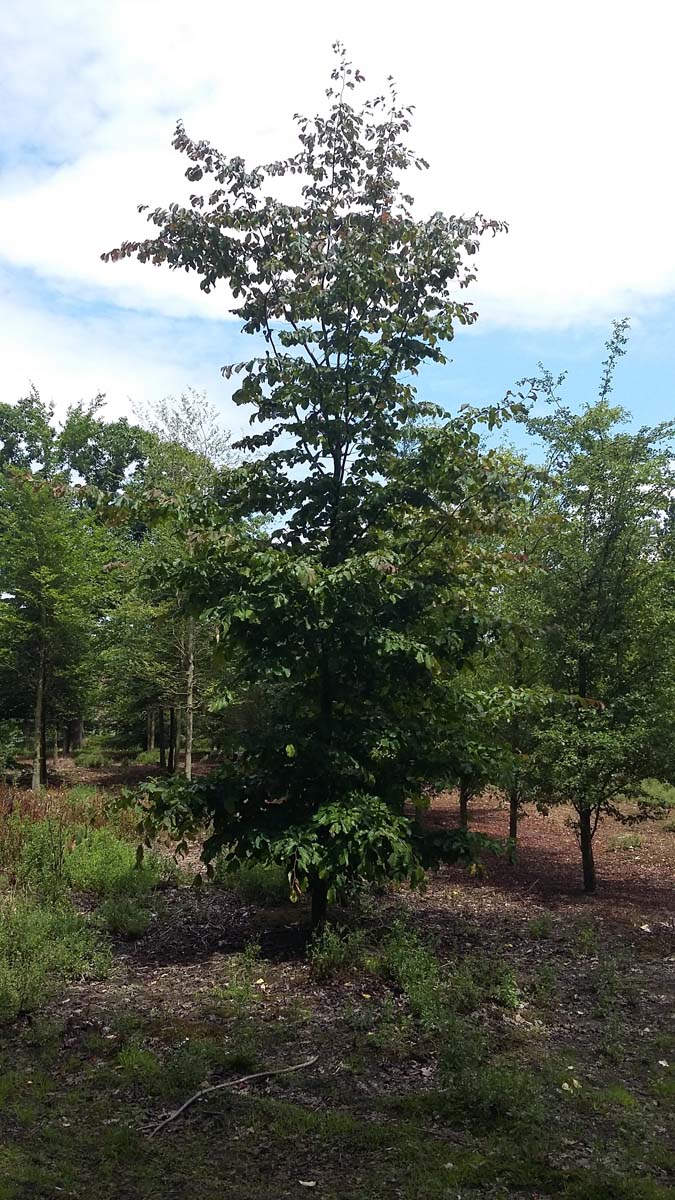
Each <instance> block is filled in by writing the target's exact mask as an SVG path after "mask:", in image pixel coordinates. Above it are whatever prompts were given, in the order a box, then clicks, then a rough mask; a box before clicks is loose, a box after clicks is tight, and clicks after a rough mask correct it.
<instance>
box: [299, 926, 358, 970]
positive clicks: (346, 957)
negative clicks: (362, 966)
mask: <svg viewBox="0 0 675 1200" xmlns="http://www.w3.org/2000/svg"><path fill="white" fill-rule="evenodd" d="M363 948H364V934H363V933H362V932H361V930H347V929H339V928H337V926H332V925H327V926H326V928H325V929H324V930H323V932H322V933H321V934H319V935H318V937H315V938H314V941H313V942H312V944H311V946H310V948H309V952H308V957H309V961H310V965H311V968H312V974H313V976H314V978H315V979H320V980H323V979H332V978H334V977H335V976H336V975H339V974H341V973H343V972H344V971H346V970H348V968H349V967H353V966H354V965H355V964H356V963H357V962H359V960H360V959H361V957H362V954H363Z"/></svg>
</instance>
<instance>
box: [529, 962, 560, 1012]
mask: <svg viewBox="0 0 675 1200" xmlns="http://www.w3.org/2000/svg"><path fill="white" fill-rule="evenodd" d="M555 989H556V977H555V972H554V970H553V968H552V967H551V965H550V964H549V963H542V964H541V966H539V967H537V968H536V970H535V971H533V972H532V975H531V976H530V981H529V991H530V994H531V995H532V997H533V999H534V1000H536V1001H537V1002H538V1003H539V1004H549V1003H550V1002H551V1000H552V999H553V997H554V995H555Z"/></svg>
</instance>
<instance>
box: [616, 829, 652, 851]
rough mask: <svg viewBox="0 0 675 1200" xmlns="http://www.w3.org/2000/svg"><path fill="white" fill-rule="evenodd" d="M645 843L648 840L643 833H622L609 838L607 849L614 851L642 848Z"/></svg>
mask: <svg viewBox="0 0 675 1200" xmlns="http://www.w3.org/2000/svg"><path fill="white" fill-rule="evenodd" d="M645 844H646V840H645V838H644V837H643V835H642V834H641V833H621V834H618V835H617V836H616V837H613V838H610V839H609V841H608V843H607V849H608V850H613V851H616V850H641V849H642V847H643V846H644V845H645Z"/></svg>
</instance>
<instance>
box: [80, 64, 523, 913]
mask: <svg viewBox="0 0 675 1200" xmlns="http://www.w3.org/2000/svg"><path fill="white" fill-rule="evenodd" d="M336 52H337V56H338V58H337V65H336V67H335V70H334V72H333V77H332V79H333V84H332V86H331V87H330V88H329V89H328V93H327V95H328V100H329V112H328V115H327V116H318V117H316V118H315V119H314V120H313V121H310V120H308V119H306V118H304V117H297V118H296V119H297V124H298V130H299V141H300V150H299V151H298V153H296V154H294V155H292V156H291V157H289V158H287V159H284V160H282V161H279V162H274V163H271V164H269V165H268V166H267V167H261V168H254V169H253V170H249V169H247V167H246V165H245V163H244V161H243V160H242V159H241V158H239V157H234V158H227V157H226V156H224V155H223V154H221V153H220V152H218V151H217V150H215V149H213V148H212V147H211V146H210V145H209V144H208V143H206V142H195V141H192V140H191V139H190V138H189V137H188V136H187V134H186V132H185V130H184V129H183V127H182V126H181V125H179V126H178V128H177V131H176V134H175V137H174V146H175V147H176V148H177V149H178V150H179V151H181V152H182V153H185V154H186V155H187V157H188V158H189V159H190V160H191V164H192V165H191V166H190V167H189V169H188V171H187V172H186V174H187V177H188V179H189V180H190V181H191V182H193V183H195V184H199V183H202V182H203V183H204V184H205V185H206V187H205V190H200V191H197V192H195V193H194V194H193V196H192V197H191V201H190V205H189V206H188V207H184V206H181V205H178V204H172V205H171V206H170V207H169V208H168V209H157V210H155V211H154V212H153V213H151V214H150V218H149V219H150V220H151V222H152V223H153V224H154V225H155V226H156V228H157V230H158V232H157V234H156V236H154V237H152V238H149V239H148V240H146V241H142V242H126V243H124V244H123V245H122V246H121V247H120V248H119V249H118V250H116V251H112V252H110V253H109V254H107V255H104V256H103V257H104V258H105V259H107V260H113V261H114V260H116V259H119V258H123V257H128V256H136V257H137V258H139V259H140V260H141V261H143V262H153V263H155V264H162V263H165V264H168V265H169V266H170V267H171V268H173V269H178V268H182V269H186V270H194V271H196V272H197V274H198V275H199V276H200V277H201V287H202V289H203V290H205V291H207V292H209V291H211V290H212V289H213V287H215V286H216V285H217V284H219V283H226V284H227V285H228V286H229V288H230V291H231V293H232V296H233V297H234V299H235V301H237V302H238V303H237V306H236V308H235V309H234V311H235V312H236V313H237V314H238V315H239V316H240V317H241V318H242V319H243V322H244V325H243V328H244V331H245V332H247V333H250V334H252V335H256V336H258V337H261V338H262V339H263V342H264V349H265V352H264V353H263V354H261V355H258V356H257V357H253V358H251V359H250V360H249V361H248V362H246V363H240V364H238V365H236V366H234V367H228V368H225V373H226V374H227V375H228V376H229V375H232V374H235V375H237V374H240V375H241V376H242V382H241V384H240V386H239V388H238V390H237V391H236V393H235V396H234V399H235V401H236V402H237V403H238V404H241V405H246V406H250V407H251V409H252V413H253V415H252V421H253V422H254V423H259V424H260V425H261V426H262V430H261V432H258V433H253V434H251V435H250V436H248V437H246V438H244V439H243V440H242V441H241V443H239V445H240V448H242V449H243V450H245V451H248V452H255V454H256V455H259V457H258V458H257V459H256V460H255V461H253V462H248V463H246V464H245V465H244V466H242V467H241V468H239V469H235V470H232V471H227V472H226V473H225V475H224V477H223V479H222V482H221V485H220V488H216V497H215V502H214V503H208V502H207V503H205V504H202V505H201V508H198V509H197V510H195V509H194V507H193V508H192V510H190V511H187V512H186V514H185V521H186V527H187V529H188V530H189V539H188V543H187V544H188V547H189V553H188V554H187V555H185V556H184V560H183V562H182V563H180V564H179V565H178V566H177V567H175V568H172V567H167V579H169V580H170V581H171V582H172V584H173V586H175V587H177V588H178V589H179V590H181V592H182V593H183V594H184V595H185V596H186V600H187V602H188V603H189V604H190V605H191V606H192V609H193V611H194V612H195V613H201V614H208V616H209V617H210V618H211V619H212V620H213V621H214V622H215V623H216V624H217V626H218V627H219V628H220V630H221V635H222V636H221V652H222V653H227V654H228V656H229V659H230V661H233V660H234V661H235V662H236V670H237V673H238V692H237V694H236V695H235V696H234V697H233V698H232V703H233V704H236V702H237V697H241V696H244V697H249V696H251V695H255V697H256V699H257V710H256V712H255V714H254V719H253V720H251V721H250V722H247V723H245V724H244V726H243V727H242V728H239V729H238V730H237V734H238V736H237V741H236V743H235V744H233V745H232V746H231V747H230V756H229V760H228V762H227V763H226V765H225V767H224V769H223V772H222V773H221V775H220V776H219V777H213V778H211V779H210V780H209V781H207V782H206V783H204V784H196V785H194V791H193V793H192V794H193V795H194V798H195V799H194V803H195V804H197V803H198V797H200V796H201V799H202V802H203V804H204V807H205V812H207V813H208V816H209V818H210V819H212V821H213V827H214V833H213V836H212V837H211V838H210V840H209V842H208V843H207V845H206V847H205V854H206V856H207V857H209V856H210V855H212V854H213V853H215V852H216V851H217V850H218V849H219V848H221V847H225V849H226V854H227V857H228V861H229V862H231V863H233V864H234V863H236V862H238V861H241V860H242V859H245V858H248V857H256V858H258V859H262V860H266V861H279V862H283V863H284V865H285V866H286V868H287V870H288V872H289V879H290V881H291V888H292V890H293V891H294V892H296V893H297V892H299V891H302V890H305V889H307V888H308V889H309V890H310V891H311V893H312V907H313V917H314V921H315V923H320V922H321V921H322V920H323V919H324V916H325V911H326V904H327V902H328V900H330V899H333V898H334V897H335V896H337V895H338V894H339V893H340V892H343V891H344V890H345V889H347V888H348V887H349V886H350V885H351V884H352V883H353V882H354V880H355V879H357V878H360V877H362V876H365V877H369V878H371V879H385V878H386V879H388V878H408V879H411V880H412V881H413V882H415V881H419V879H420V878H421V875H422V872H423V867H424V865H425V864H426V862H427V861H429V854H430V851H429V847H428V844H427V843H425V840H424V838H423V835H422V831H421V829H420V828H419V826H418V825H417V823H416V821H415V820H414V818H413V817H412V816H411V815H409V813H408V812H407V811H406V805H407V804H409V803H411V802H419V801H420V797H421V794H422V788H423V784H425V783H426V782H427V781H428V778H429V770H430V763H431V762H432V761H433V760H434V758H435V757H436V751H435V741H436V738H435V728H436V720H437V717H436V714H437V712H438V710H439V704H440V702H441V700H443V701H445V700H447V681H448V679H449V678H453V677H454V675H455V674H456V672H457V671H458V670H459V669H461V665H462V663H463V662H464V660H465V658H466V656H467V654H469V653H470V651H471V648H472V646H473V644H474V643H475V638H476V636H477V622H476V620H475V618H474V614H473V613H472V612H471V611H470V610H468V609H467V608H466V607H465V604H464V596H465V593H466V590H467V589H468V583H467V579H468V572H469V564H470V563H471V565H472V566H473V563H472V561H471V552H470V550H469V549H468V547H469V543H470V542H471V540H472V538H473V536H474V534H475V531H476V530H477V528H478V527H479V525H480V524H481V523H482V522H483V520H484V517H485V513H486V512H487V513H489V514H490V519H492V520H494V519H495V515H496V514H497V513H498V512H499V510H500V506H501V505H504V506H506V505H507V494H508V483H507V481H505V479H504V476H503V473H502V472H501V471H500V470H499V463H498V461H497V457H496V456H495V455H494V454H490V453H483V451H482V449H481V446H480V437H479V434H478V432H477V430H476V420H475V415H474V414H470V413H468V412H465V413H462V414H460V415H459V416H458V417H456V418H455V419H452V420H446V421H445V422H444V423H443V424H441V425H440V426H432V427H427V426H426V425H425V424H424V422H425V421H428V419H429V418H434V419H436V420H439V419H440V418H442V417H444V416H445V414H444V413H443V412H442V410H439V409H437V408H436V407H435V406H433V405H429V404H425V403H423V402H420V401H419V400H418V399H417V397H416V393H415V388H414V384H413V380H414V376H415V375H416V374H417V372H418V370H419V368H420V366H421V365H422V364H423V363H425V362H427V361H429V362H437V363H444V362H445V361H446V357H445V351H444V345H445V343H447V342H448V341H449V340H450V339H451V338H452V337H453V335H454V329H455V325H456V324H457V323H459V324H471V323H472V322H473V321H474V319H475V317H476V313H475V312H474V310H473V309H472V307H471V305H470V304H469V303H468V302H467V301H465V300H462V299H460V295H461V290H462V289H464V288H466V287H467V286H468V284H469V283H470V282H471V281H472V280H473V278H474V272H473V270H472V269H471V265H470V260H471V259H472V257H473V256H474V255H475V253H476V251H477V250H478V247H479V244H480V240H481V236H482V235H483V234H484V233H485V232H486V231H488V230H489V231H491V232H492V233H496V232H498V231H499V230H500V229H502V228H503V226H502V224H501V223H499V222H495V221H489V220H486V219H485V218H483V217H482V216H480V215H477V216H475V217H471V218H465V217H445V216H443V215H442V214H440V213H435V214H433V215H432V216H431V217H429V218H427V219H420V218H417V217H416V216H415V215H414V214H413V210H412V203H413V201H412V198H411V197H410V196H409V195H407V194H406V193H404V192H403V191H402V187H401V176H402V174H403V172H405V170H406V169H408V168H409V167H416V168H418V169H423V168H424V167H425V166H426V164H425V163H424V161H423V160H422V159H419V158H418V157H416V156H415V155H414V154H413V153H412V151H411V150H409V149H408V147H407V145H406V141H405V138H406V135H407V133H408V130H409V126H410V115H411V110H410V109H409V108H405V107H402V106H401V105H400V103H399V101H398V98H397V95H396V90H395V88H394V86H393V84H392V83H391V82H390V89H389V95H388V96H386V97H383V96H380V97H378V98H376V99H374V100H370V101H366V102H365V104H364V105H363V107H362V108H360V109H357V108H355V107H354V106H353V105H352V103H351V93H352V92H353V90H354V89H355V88H356V87H357V86H358V85H360V84H361V83H362V80H363V77H362V76H361V75H360V73H359V72H358V71H356V70H354V69H353V67H352V66H351V64H350V63H349V62H348V61H347V59H346V57H345V54H344V51H343V50H342V48H341V47H340V46H339V45H338V46H336ZM289 175H290V176H292V177H298V182H299V184H300V188H299V195H298V199H297V200H296V201H295V202H292V203H289V202H284V201H281V200H279V199H275V198H273V197H271V196H270V195H269V180H270V178H271V179H272V180H274V179H276V178H277V177H283V176H289ZM489 420H490V421H491V422H492V423H494V422H495V421H497V420H499V412H498V410H497V409H494V410H492V411H491V412H490V414H489ZM273 523H274V524H273ZM226 702H227V697H225V696H224V697H223V703H224V704H225V703H226ZM193 807H194V806H193ZM460 844H461V845H462V846H463V847H466V845H467V840H466V837H464V838H459V839H455V847H456V846H458V845H460Z"/></svg>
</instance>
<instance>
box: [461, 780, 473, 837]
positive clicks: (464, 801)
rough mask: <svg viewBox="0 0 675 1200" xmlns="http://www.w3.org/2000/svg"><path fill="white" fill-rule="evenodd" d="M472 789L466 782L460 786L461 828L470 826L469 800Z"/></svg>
mask: <svg viewBox="0 0 675 1200" xmlns="http://www.w3.org/2000/svg"><path fill="white" fill-rule="evenodd" d="M470 799H471V789H470V788H469V787H467V785H466V784H465V783H461V784H460V786H459V824H460V828H461V829H468V828H469V800H470Z"/></svg>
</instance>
